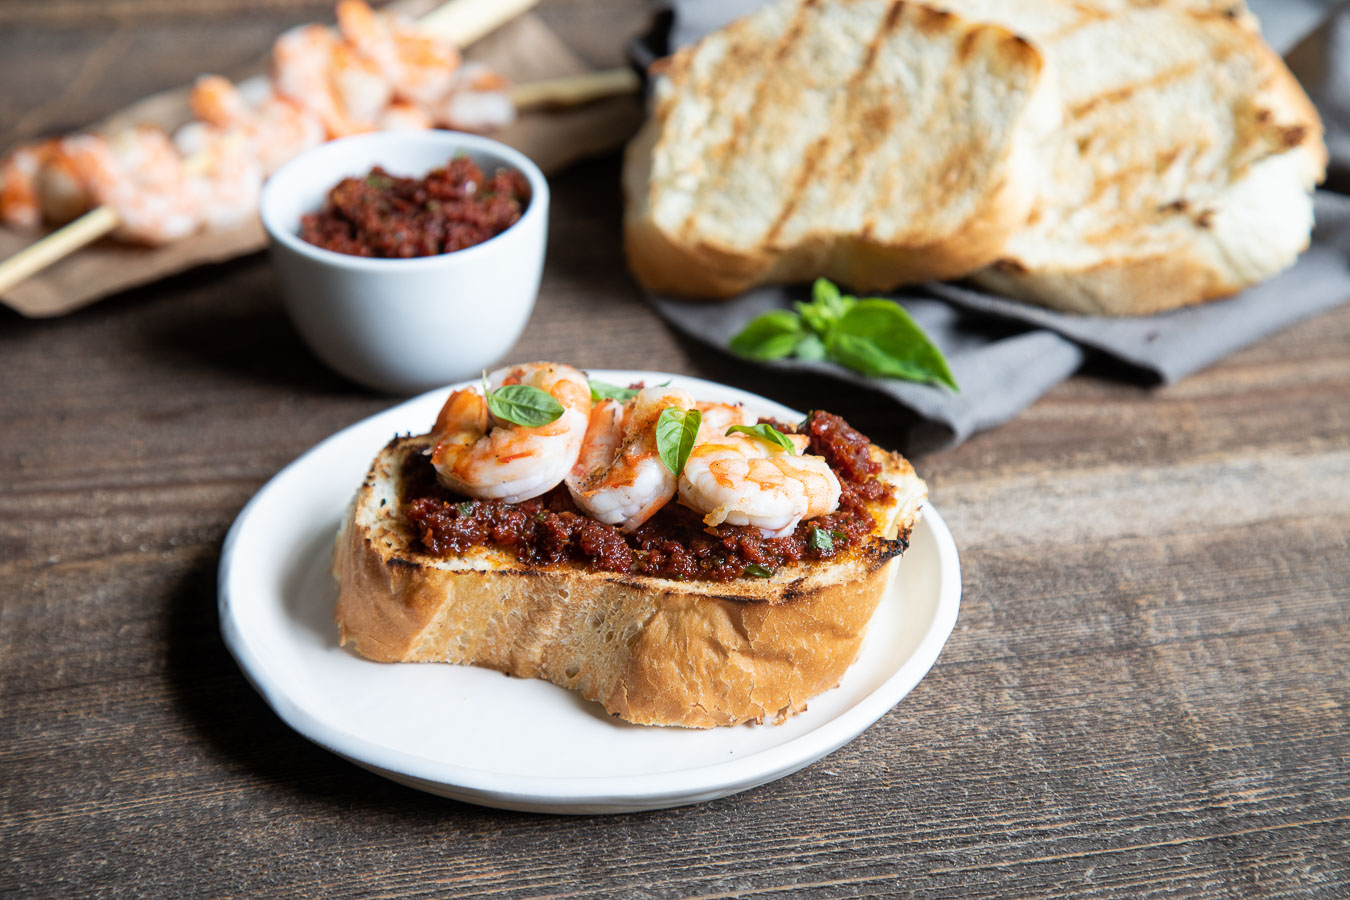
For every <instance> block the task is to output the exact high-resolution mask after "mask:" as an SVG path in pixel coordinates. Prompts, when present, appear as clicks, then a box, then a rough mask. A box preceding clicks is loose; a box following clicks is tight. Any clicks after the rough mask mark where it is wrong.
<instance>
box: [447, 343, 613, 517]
mask: <svg viewBox="0 0 1350 900" xmlns="http://www.w3.org/2000/svg"><path fill="white" fill-rule="evenodd" d="M490 382H491V384H492V389H494V390H495V389H496V388H498V387H500V386H502V385H507V384H524V385H529V386H531V387H535V388H538V389H540V390H542V391H544V392H546V393H548V394H550V395H551V396H552V397H553V398H554V399H555V400H557V401H558V402H559V403H561V404H562V406H563V414H562V415H561V416H559V417H558V418H557V419H555V420H554V421H552V422H549V423H548V424H546V425H539V426H537V427H527V426H524V425H514V424H512V423H510V422H506V421H499V420H493V417H492V416H491V415H490V414H489V412H488V405H487V398H485V397H484V396H483V395H482V394H481V393H479V392H478V391H477V390H476V389H474V388H466V389H463V390H458V391H455V392H453V393H452V394H451V395H450V398H449V399H448V400H447V401H446V402H445V406H444V407H442V408H441V412H440V415H439V416H437V417H436V425H435V427H434V428H433V429H432V435H433V437H434V438H435V439H436V446H435V448H434V449H433V451H432V454H431V464H432V465H433V466H434V467H435V468H436V472H437V474H438V475H439V476H440V480H441V482H442V483H443V484H445V485H446V487H449V488H450V489H451V490H455V491H458V492H460V493H462V494H466V495H468V496H470V497H476V498H478V499H481V500H505V501H507V502H508V503H516V502H519V501H521V500H528V499H530V498H531V497H537V496H539V495H540V494H542V493H544V492H545V491H548V490H550V489H552V488H554V487H556V486H557V485H558V483H559V482H561V481H562V480H563V477H564V476H566V475H567V473H568V471H569V470H570V469H571V468H572V466H573V465H575V464H576V461H577V456H578V454H579V453H580V452H581V442H582V440H583V439H584V438H585V436H586V424H587V421H588V419H589V414H590V409H591V391H590V386H589V385H588V384H587V382H586V376H584V375H582V374H581V373H580V372H578V371H577V370H576V369H574V368H572V367H571V366H565V365H560V364H558V363H546V362H538V363H526V364H524V365H519V366H513V367H512V368H510V369H506V370H502V371H499V372H494V373H493V375H492V378H491V379H490Z"/></svg>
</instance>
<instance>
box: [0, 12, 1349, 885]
mask: <svg viewBox="0 0 1350 900" xmlns="http://www.w3.org/2000/svg"><path fill="white" fill-rule="evenodd" d="M647 14H648V8H647V7H646V6H645V5H643V4H639V3H631V2H630V3H623V2H620V0H605V2H603V3H594V4H589V3H583V2H581V0H546V2H545V3H544V5H543V7H542V8H541V15H542V16H543V17H544V19H545V20H546V21H547V22H548V23H549V24H550V25H552V26H553V27H554V28H555V29H556V30H557V31H558V32H559V33H560V34H561V35H562V36H564V37H565V38H566V39H567V40H568V41H569V42H570V43H571V44H572V45H573V46H575V47H576V48H578V49H579V50H580V51H581V52H582V53H583V54H584V55H585V56H586V57H587V58H588V59H590V60H592V61H593V62H595V63H596V64H612V63H615V62H617V61H618V60H619V57H620V47H621V45H622V43H623V41H624V39H625V38H626V37H627V36H628V35H630V34H631V33H633V32H635V31H636V30H638V29H639V28H640V27H641V25H642V23H643V21H644V19H645V17H646V16H647ZM327 15H329V10H328V7H327V4H326V3H311V2H294V0H251V2H231V0H107V2H96V0H8V2H6V3H4V4H3V5H0V83H3V84H4V85H5V88H6V89H5V90H4V91H3V92H0V145H8V144H9V143H11V142H13V141H14V140H17V139H20V138H24V137H28V136H32V135H38V134H41V133H45V132H49V131H54V130H61V129H65V128H69V127H73V126H77V125H79V124H81V123H82V122H85V121H87V120H91V119H94V118H97V117H98V116H99V115H101V114H103V113H105V112H107V111H108V110H110V109H113V108H116V107H118V106H121V105H122V104H124V103H126V102H128V101H130V100H132V99H135V98H136V97H138V96H140V95H141V94H144V93H147V92H149V91H152V90H155V89H158V88H162V87H165V86H169V85H173V84H176V83H180V82H182V81H184V80H186V79H187V78H189V77H190V76H192V75H193V74H195V73H197V72H199V71H202V70H208V69H223V70H228V69H229V68H231V67H233V66H235V65H238V64H240V63H243V62H246V61H248V60H250V59H252V58H254V57H255V56H256V55H257V54H258V52H259V51H260V50H262V49H263V48H264V47H265V46H266V45H267V44H268V43H269V41H270V40H271V38H272V37H273V36H274V35H275V34H276V33H277V32H278V31H279V30H280V29H281V28H282V27H283V26H285V25H289V24H292V23H295V22H299V21H305V20H312V19H318V18H322V17H325V16H327ZM616 174H617V159H616V158H609V159H603V160H598V161H596V162H593V163H590V164H586V165H583V166H581V167H579V168H577V169H575V170H573V171H570V172H568V173H566V174H563V175H561V176H559V177H557V178H556V179H555V180H554V191H555V196H554V204H555V205H554V211H553V222H552V244H551V247H550V254H549V259H548V265H547V270H546V273H545V279H544V286H543V291H542V294H541V297H540V301H539V304H538V308H537V312H536V314H535V317H534V319H533V321H532V322H531V324H530V326H529V329H528V330H527V332H526V334H525V335H524V337H523V338H522V339H521V341H520V344H519V346H518V347H517V348H516V350H515V351H514V353H513V354H512V356H513V357H517V358H537V357H551V358H558V359H563V360H567V361H570V362H573V363H576V364H578V365H582V366H613V367H643V368H658V369H667V370H670V371H679V372H688V373H692V374H697V375H702V376H705V377H711V378H714V379H719V380H725V381H729V382H734V383H737V384H740V385H743V386H745V387H747V388H750V389H752V390H758V391H760V392H763V393H767V394H770V395H772V396H775V397H778V398H780V399H782V400H785V401H787V402H789V403H793V404H795V405H799V406H801V405H807V404H810V403H812V402H813V401H815V400H819V399H821V398H820V393H821V392H820V390H819V388H818V387H816V386H814V385H811V384H809V383H800V382H788V383H783V382H781V381H770V380H768V379H765V378H763V377H759V376H757V375H755V374H754V373H753V372H751V371H749V370H747V369H745V368H743V367H741V366H739V365H736V364H732V363H728V362H727V361H725V360H722V359H710V358H706V357H703V356H701V355H700V352H699V351H698V349H697V348H695V347H692V346H690V345H686V344H684V343H682V342H680V341H679V340H677V339H675V338H674V337H672V336H671V335H670V333H669V332H667V331H666V330H665V329H664V328H663V327H662V326H661V325H660V324H659V322H658V321H657V320H656V319H655V318H654V316H653V315H652V314H651V313H650V312H649V311H648V310H647V309H646V308H645V307H644V306H643V304H642V302H641V301H640V299H639V297H638V294H637V292H636V290H635V289H634V287H633V285H632V284H631V283H630V281H629V280H628V278H627V276H626V275H625V273H624V268H623V262H622V258H621V256H620V253H619V250H618V212H619V202H618V191H617V188H616ZM276 290H277V288H276V283H275V280H274V278H273V275H272V272H271V270H270V269H269V267H268V265H267V263H266V261H265V260H264V259H262V258H261V257H253V258H248V259H243V260H240V261H238V262H235V263H231V264H228V265H223V266H219V267H214V268H208V269H203V270H199V271H196V272H193V273H191V274H188V275H186V276H183V277H179V278H175V279H173V280H171V281H167V282H164V283H162V284H158V285H154V286H152V287H148V288H145V289H142V290H137V291H134V292H132V293H129V294H126V295H123V296H120V297H117V298H114V299H112V300H109V301H107V302H104V303H101V304H99V305H97V306H95V307H93V308H90V309H87V310H85V311H82V312H80V313H78V314H75V315H73V316H70V317H68V318H64V319H59V320H52V321H27V320H23V319H21V318H19V317H18V316H16V315H14V314H12V313H9V312H8V311H7V310H3V309H0V388H2V390H0V471H3V472H4V473H5V476H4V478H3V479H2V480H0V894H5V895H15V896H25V895H26V896H58V895H88V894H95V893H105V892H106V893H109V894H137V895H163V896H234V895H244V894H254V895H257V894H262V895H294V896H313V897H333V896H385V897H394V896H398V897H403V896H411V895H452V896H453V895H467V894H494V895H495V894H505V895H509V896H573V895H576V894H604V895H612V896H641V897H675V896H704V897H731V896H747V895H755V894H774V893H780V894H796V895H811V896H855V895H890V896H894V895H898V894H915V895H924V896H939V895H942V896H954V897H996V896H997V897H1084V896H1091V897H1149V896H1162V895H1166V896H1198V897H1206V898H1219V897H1225V898H1226V897H1252V896H1261V897H1284V896H1303V895H1317V896H1324V897H1346V896H1350V726H1348V724H1347V705H1348V704H1350V662H1348V660H1350V616H1347V601H1348V600H1350V352H1348V348H1350V307H1345V308H1342V309H1340V310H1339V311H1337V312H1334V313H1332V314H1329V315H1326V316H1323V317H1321V318H1319V319H1316V320H1314V321H1309V322H1306V323H1304V324H1302V325H1299V326H1297V327H1294V328H1291V329H1289V330H1288V331H1286V332H1284V333H1282V334H1280V335H1278V336H1275V337H1272V338H1270V339H1268V340H1266V341H1264V342H1262V343H1260V344H1259V345H1257V346H1254V347H1252V348H1250V349H1248V350H1245V351H1243V352H1241V353H1238V354H1235V355H1234V356H1233V357H1231V358H1230V359H1229V360H1227V361H1225V362H1223V363H1222V364H1220V365H1216V366H1214V367H1213V368H1211V369H1209V370H1208V371H1205V372H1202V373H1200V374H1198V375H1195V376H1194V377H1192V378H1189V379H1187V380H1186V381H1185V382H1183V383H1182V384H1179V385H1176V386H1174V387H1168V388H1162V389H1157V388H1148V387H1143V386H1138V385H1135V384H1131V383H1129V382H1126V381H1123V380H1118V378H1117V377H1116V373H1113V372H1111V371H1110V370H1109V369H1106V368H1098V369H1094V370H1093V371H1090V372H1089V373H1086V374H1084V375H1082V376H1080V377H1076V378H1074V379H1072V380H1071V381H1069V382H1067V383H1065V384H1064V385H1062V386H1060V387H1059V388H1057V389H1055V390H1054V391H1052V392H1051V393H1050V394H1049V395H1048V396H1046V397H1045V398H1044V399H1043V400H1041V401H1040V402H1039V403H1037V404H1036V405H1035V406H1033V407H1032V408H1031V409H1029V410H1027V411H1026V412H1025V413H1024V414H1023V415H1022V416H1021V417H1020V418H1018V419H1017V420H1016V421H1015V422H1013V423H1012V424H1010V425H1007V426H1005V427H1002V428H999V429H997V430H995V431H992V432H989V433H986V434H983V435H980V436H978V437H976V438H975V439H974V440H972V441H970V442H969V443H967V444H966V445H964V446H962V447H960V448H959V449H956V450H951V451H946V452H940V453H931V454H928V455H924V456H921V457H920V458H919V459H918V460H917V463H918V467H919V469H920V472H921V474H923V475H924V476H925V477H926V478H927V479H928V480H929V484H930V485H931V489H932V495H933V498H934V500H935V501H936V503H937V504H938V506H939V507H940V509H941V510H942V511H943V513H944V515H945V516H946V517H947V520H948V522H949V523H950V525H951V528H952V531H953V532H954V533H955V535H956V539H957V541H958V543H959V545H960V548H961V553H962V559H963V563H964V567H965V596H964V600H963V605H962V611H961V617H960V621H959V622H958V623H957V626H956V631H955V633H954V634H953V635H952V638H951V642H950V643H949V644H948V646H947V649H946V651H945V652H944V654H943V656H942V658H941V659H940V660H939V662H938V664H937V666H936V668H934V670H933V671H932V672H931V673H930V674H929V676H928V677H927V678H926V679H925V680H924V681H923V683H922V684H920V685H919V687H918V688H917V689H916V690H915V691H914V692H913V694H911V695H910V696H909V697H908V698H907V699H906V700H905V701H904V702H903V703H901V704H900V705H899V706H898V707H897V708H896V709H895V710H894V711H892V712H891V713H890V714H889V715H887V716H886V717H885V718H883V719H882V720H881V721H880V722H879V723H878V724H877V725H876V726H875V727H873V728H872V729H871V730H869V731H868V732H867V733H865V734H864V735H863V736H862V737H860V738H859V739H858V740H856V741H854V742H853V743H852V744H850V745H848V746H847V747H845V748H844V749H842V750H840V751H839V752H837V753H835V754H834V755H832V756H830V757H828V758H827V759H825V760H823V761H822V762H820V763H817V764H816V765H813V766H811V767H809V768H807V769H805V770H804V771H802V772H800V773H798V774H796V775H793V776H791V777H789V778H786V779H784V780H782V781H779V782H777V783H775V784H772V785H768V786H765V787H762V788H759V789H757V790H754V791H750V792H748V793H745V794H741V795H739V796H735V797H731V798H728V799H725V800H721V801H717V802H714V803H707V804H704V805H701V806H696V807H689V808H684V809H676V810H669V811H663V812H654V813H647V814H641V815H628V816H621V817H613V818H602V817H595V818H578V819H560V818H551V817H543V816H534V815H524V814H516V813H504V812H497V811H492V810H486V809H479V808H475V807H471V806H463V805H459V804H456V803H453V802H451V801H446V800H441V799H438V798H435V797H432V796H429V795H424V794H420V793H417V792H414V791H411V790H408V789H405V788H402V787H399V786H397V785H395V784H393V783H391V782H388V781H385V780H384V779H381V778H379V777H376V776H374V775H371V774H368V773H367V772H365V771H364V770H362V769H359V768H357V767H355V766H352V765H350V764H348V763H346V762H343V761H342V760H340V759H338V758H336V757H334V756H332V755H330V754H328V753H327V752H325V751H323V750H321V749H319V748H318V747H316V746H314V745H312V744H310V743H309V742H308V741H306V740H304V739H303V738H301V737H299V736H298V735H296V734H294V733H293V732H291V731H290V730H289V729H288V728H287V727H286V726H284V725H283V724H282V723H281V722H280V721H279V720H278V719H277V717H276V716H275V715H273V714H272V713H271V711H270V710H269V709H268V707H267V706H266V705H264V703H263V702H262V700H261V699H259V697H258V696H257V695H256V694H255V693H254V692H253V690H252V689H251V688H250V687H249V686H248V684H247V683H246V682H245V681H244V679H243V677H242V676H241V674H240V672H239V670H238V669H237V668H236V666H235V665H234V663H233V662H232V660H231V659H230V657H229V655H228V653H227V652H226V650H225V648H224V647H223V645H222V643H221V639H220V637H219V634H218V630H217V620H216V612H215V601H216V593H215V577H216V567H217V564H218V559H219V552H220V546H221V541H222V539H223V537H224V535H225V531H226V529H227V528H228V527H229V524H230V522H231V521H232V520H233V518H234V516H235V515H236V514H237V513H238V512H239V510H240V508H241V507H242V506H243V504H244V503H245V502H246V501H247V500H248V498H249V497H250V496H251V495H252V494H253V493H254V491H256V490H257V489H258V488H259V487H260V486H261V485H262V483H263V482H264V481H265V480H266V479H267V478H268V477H269V476H271V475H272V474H273V473H275V472H276V471H277V470H278V469H279V468H280V467H281V466H282V465H284V464H285V463H286V462H288V461H289V460H291V459H292V458H294V457H295V456H296V455H298V454H299V453H301V452H302V451H303V450H305V449H306V448H308V447H309V446H310V445H312V444H314V443H315V442H317V441H318V440H320V439H321V438H323V437H325V436H327V435H328V434H330V433H332V432H333V431H335V430H337V429H338V428H341V427H342V426H344V425H347V424H349V423H351V422H353V421H356V420H358V419H360V418H362V417H364V416H366V415H369V414H371V413H373V412H375V411H377V410H379V409H382V408H384V407H385V406H387V405H388V404H389V403H390V402H391V401H390V399H389V398H385V397H379V396H374V395H372V394H369V393H366V392H363V391H361V390H358V389H357V388H354V387H353V386H351V385H349V384H347V383H345V382H344V381H342V380H341V379H339V378H338V377H336V376H334V375H332V374H330V373H329V372H328V371H326V370H325V369H324V368H323V367H322V366H321V365H320V364H319V363H318V362H317V361H316V360H315V359H314V358H313V357H312V356H311V355H310V354H309V353H308V352H307V351H306V349H305V348H304V347H303V346H302V345H301V344H300V342H299V340H298V338H297V337H296V335H295V334H294V332H293V331H292V330H291V327H290V326H289V324H288V323H287V322H286V320H285V319H284V317H283V315H282V313H281V311H280V309H279V307H278V304H277V297H276ZM829 400H830V405H831V406H832V407H835V408H838V409H840V410H841V411H842V412H844V413H845V414H847V415H849V416H851V417H852V418H854V419H855V420H856V421H857V422H858V423H859V424H860V425H862V426H864V427H865V428H866V429H867V430H870V431H871V432H872V433H873V436H874V438H876V439H878V440H880V441H882V442H883V443H886V442H894V441H896V440H898V439H899V436H900V434H901V430H900V426H899V422H898V420H897V419H896V418H894V417H893V416H892V414H890V413H888V411H887V410H886V409H885V408H883V407H880V406H877V405H875V404H873V403H872V402H871V401H870V399H869V398H868V397H866V396H862V395H859V396H846V397H833V398H829Z"/></svg>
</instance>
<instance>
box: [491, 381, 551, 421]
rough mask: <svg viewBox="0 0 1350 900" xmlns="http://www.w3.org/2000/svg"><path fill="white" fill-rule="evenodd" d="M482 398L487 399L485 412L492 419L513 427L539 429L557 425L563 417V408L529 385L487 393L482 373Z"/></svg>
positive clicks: (505, 386) (508, 387) (504, 387)
mask: <svg viewBox="0 0 1350 900" xmlns="http://www.w3.org/2000/svg"><path fill="white" fill-rule="evenodd" d="M483 396H484V397H486V398H487V405H488V412H490V413H492V415H493V416H494V417H495V418H498V419H502V420H503V421H506V422H510V423H511V424H513V425H524V426H525V427H526V428H538V427H539V426H540V425H547V424H548V423H549V422H554V421H557V419H558V417H559V416H561V415H562V414H563V405H562V404H561V403H559V402H558V401H557V399H556V398H554V396H553V395H552V394H550V393H549V392H548V391H541V390H540V389H539V388H537V387H533V386H532V385H528V384H508V385H503V386H502V387H499V388H497V389H496V390H495V391H490V390H488V383H487V373H486V372H484V373H483Z"/></svg>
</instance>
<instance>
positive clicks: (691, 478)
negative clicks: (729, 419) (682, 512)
mask: <svg viewBox="0 0 1350 900" xmlns="http://www.w3.org/2000/svg"><path fill="white" fill-rule="evenodd" d="M788 438H789V440H791V441H792V443H793V444H794V445H795V446H796V448H797V451H798V452H797V453H789V452H788V451H787V450H786V449H784V448H782V447H776V446H773V445H772V444H768V443H766V442H764V441H761V440H758V439H756V438H752V437H749V436H748V435H744V434H732V435H724V436H722V437H715V438H709V439H707V440H703V441H699V442H698V443H695V444H694V449H693V451H692V452H691V453H690V454H689V461H688V462H687V463H686V464H685V467H684V472H683V473H681V475H680V501H681V502H683V503H684V505H685V506H688V507H690V508H691V509H693V510H695V511H696V512H700V513H704V517H703V522H704V524H706V525H720V524H722V523H723V522H726V523H728V524H730V525H753V526H755V527H757V528H759V530H760V531H761V532H762V533H763V535H764V536H765V537H783V536H785V535H788V534H791V533H792V530H793V529H794V528H796V527H797V523H798V522H800V521H801V520H802V519H811V518H815V517H816V516H823V515H825V514H827V513H831V512H834V510H835V509H837V508H838V506H839V479H838V477H836V476H835V474H834V472H833V471H832V470H831V469H830V467H829V464H828V463H826V462H825V459H824V457H821V456H804V455H801V454H800V451H801V450H804V449H805V448H806V445H807V442H808V439H807V438H806V437H805V436H804V435H795V434H794V435H788Z"/></svg>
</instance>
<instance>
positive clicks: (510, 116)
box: [431, 63, 516, 131]
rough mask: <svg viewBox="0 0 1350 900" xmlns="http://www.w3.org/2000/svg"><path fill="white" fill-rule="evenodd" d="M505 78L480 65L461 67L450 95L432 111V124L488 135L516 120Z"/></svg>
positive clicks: (508, 83)
mask: <svg viewBox="0 0 1350 900" xmlns="http://www.w3.org/2000/svg"><path fill="white" fill-rule="evenodd" d="M509 86H510V82H508V81H507V80H506V79H505V78H502V77H501V76H500V75H498V74H496V73H495V72H493V71H492V70H490V69H489V68H487V67H486V66H484V65H481V64H480V63H465V64H464V65H463V66H461V67H460V68H459V70H458V71H457V72H456V73H455V79H454V83H453V85H452V87H451V91H450V93H449V94H447V95H446V96H445V97H443V98H442V99H441V100H440V101H438V102H437V103H436V105H435V106H434V107H432V110H431V113H432V116H433V117H434V118H435V119H436V122H437V123H438V124H441V125H446V126H448V127H450V128H457V129H460V130H462V131H490V130H492V129H494V128H503V127H505V126H507V125H510V124H511V123H512V122H514V121H515V120H516V107H515V104H514V103H512V102H511V95H510V94H508V93H507V88H508V87H509Z"/></svg>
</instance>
